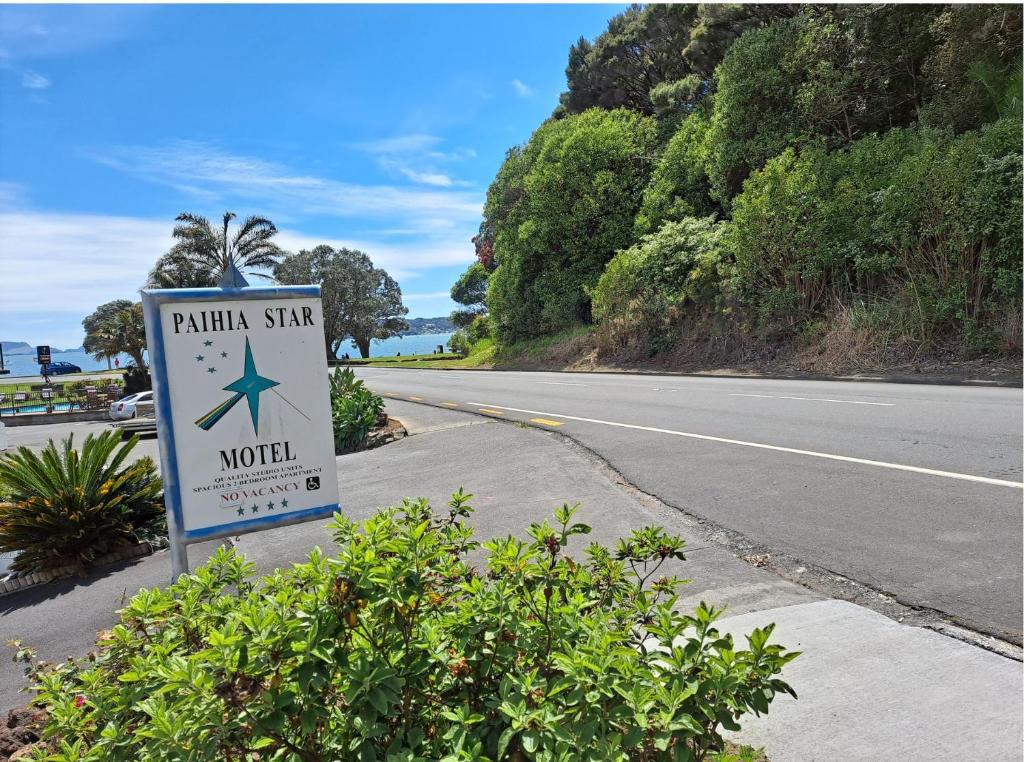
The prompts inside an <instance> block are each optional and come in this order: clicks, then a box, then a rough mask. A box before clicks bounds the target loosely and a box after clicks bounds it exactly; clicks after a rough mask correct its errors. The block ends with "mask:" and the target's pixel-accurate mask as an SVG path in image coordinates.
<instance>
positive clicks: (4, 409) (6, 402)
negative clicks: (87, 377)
mask: <svg viewBox="0 0 1024 762" xmlns="http://www.w3.org/2000/svg"><path fill="white" fill-rule="evenodd" d="M123 396H124V384H123V383H118V382H116V381H67V382H59V381H58V382H53V383H50V384H49V385H47V384H41V383H38V384H5V383H3V382H2V381H0V417H3V416H11V415H21V414H23V413H65V412H70V411H76V410H105V409H106V408H108V407H110V403H111V402H114V401H115V400H118V399H120V398H121V397H123Z"/></svg>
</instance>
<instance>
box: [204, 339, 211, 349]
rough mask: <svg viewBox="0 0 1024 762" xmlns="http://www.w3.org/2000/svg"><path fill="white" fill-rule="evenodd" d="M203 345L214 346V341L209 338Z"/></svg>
mask: <svg viewBox="0 0 1024 762" xmlns="http://www.w3.org/2000/svg"><path fill="white" fill-rule="evenodd" d="M203 346H204V347H212V346H213V342H212V341H210V340H209V339H207V340H206V341H204V342H203Z"/></svg>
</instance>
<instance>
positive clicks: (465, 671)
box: [22, 491, 796, 762]
mask: <svg viewBox="0 0 1024 762" xmlns="http://www.w3.org/2000/svg"><path fill="white" fill-rule="evenodd" d="M469 498H470V496H469V495H465V494H463V493H462V492H461V491H460V492H459V493H456V494H455V495H454V496H453V498H452V500H451V502H450V503H449V510H448V511H447V512H446V514H442V515H437V514H435V513H434V512H433V511H432V510H431V508H430V507H429V505H428V504H427V503H426V501H425V500H416V501H405V502H404V503H403V504H402V506H400V507H398V508H391V509H386V510H383V511H381V512H379V513H378V514H376V515H374V516H373V517H371V518H369V519H367V520H365V521H363V522H361V523H356V522H354V521H352V520H350V519H347V518H345V517H343V516H341V515H336V516H335V521H334V524H333V526H332V529H333V533H334V539H335V542H336V543H337V544H338V551H337V555H336V556H334V557H330V558H329V557H327V556H325V555H324V554H323V553H321V552H320V551H319V550H315V551H313V553H312V554H311V555H310V558H309V561H308V562H306V563H302V564H296V565H293V566H291V567H288V568H286V569H281V570H278V571H276V572H274V573H273V574H271V575H269V576H266V577H263V578H260V579H253V578H252V575H253V565H252V564H250V563H247V562H246V561H245V559H244V558H242V557H241V556H239V555H237V554H236V553H235V552H234V551H233V550H227V549H225V548H220V549H218V550H217V552H216V553H215V554H214V556H213V557H212V558H211V560H210V561H209V562H208V563H207V564H206V565H205V566H202V567H200V568H199V569H197V570H196V572H195V573H194V574H192V575H186V576H183V577H181V578H180V579H179V580H178V581H177V582H176V583H175V584H174V585H172V586H171V587H170V588H168V589H167V590H159V589H156V590H142V591H141V592H139V593H138V594H137V595H136V596H135V597H134V598H133V599H132V600H131V601H130V602H129V603H128V604H127V605H126V606H125V607H124V608H123V609H122V610H121V611H120V623H119V624H117V625H116V626H114V628H113V629H112V630H111V631H109V632H108V633H106V634H104V635H103V636H102V639H101V640H100V642H99V649H98V653H97V654H95V655H94V656H93V657H92V658H90V660H89V661H83V662H82V663H74V662H68V663H65V664H62V665H60V666H57V667H54V668H50V669H46V668H39V670H38V671H37V673H36V677H37V680H38V683H39V686H40V689H39V695H38V697H37V700H38V701H39V703H41V704H43V705H45V706H46V707H47V709H48V711H49V717H50V720H49V725H48V727H47V730H46V732H47V734H48V737H49V738H51V739H54V740H55V741H56V743H57V745H58V746H59V750H58V752H57V753H56V754H55V755H54V756H52V757H49V758H50V759H54V760H57V761H58V762H71V761H72V760H75V761H78V760H104V761H107V760H132V762H134V761H135V760H166V759H204V760H205V759H209V760H213V759H225V760H226V759H232V760H257V759H260V760H280V761H281V762H284V761H285V760H289V761H292V760H294V761H296V762H298V761H299V760H302V761H306V762H328V761H329V760H409V761H410V762H411V761H412V760H429V759H433V760H449V761H452V762H454V761H455V760H544V761H546V762H548V761H550V762H554V760H559V761H560V762H576V761H577V760H578V761H580V762H582V761H583V760H602V762H604V761H606V760H607V761H609V762H610V761H612V760H621V761H622V762H626V761H627V760H637V761H639V760H650V761H653V760H693V761H694V762H696V761H698V760H706V761H710V760H712V759H718V758H719V757H718V756H717V754H716V753H715V752H714V751H713V750H717V749H721V748H722V738H721V735H720V731H721V729H722V728H727V729H733V730H735V729H737V728H738V727H739V725H738V720H740V719H741V718H742V717H743V716H744V715H746V714H748V713H751V712H756V713H764V712H767V711H768V709H769V705H770V703H771V702H772V700H773V698H774V697H775V695H776V694H777V693H778V692H780V691H785V692H789V693H792V690H791V689H790V688H789V686H788V685H787V684H786V683H784V682H783V681H782V680H781V679H780V678H779V677H778V676H777V675H778V674H779V673H780V671H781V669H782V668H783V667H784V665H785V664H786V663H787V662H789V661H790V660H792V659H793V658H794V657H795V656H796V654H795V653H793V652H788V651H785V650H784V649H783V648H782V647H780V646H778V645H770V644H769V643H768V640H769V637H770V635H771V633H772V629H773V626H772V625H768V626H767V627H765V628H763V629H755V630H754V631H753V632H752V633H751V634H750V635H748V636H747V641H748V646H747V647H746V648H744V647H742V646H740V645H738V644H737V643H735V642H734V640H733V638H732V637H731V636H730V635H724V634H721V633H720V632H719V631H718V630H717V629H716V627H715V619H716V618H717V616H718V615H719V612H718V611H715V610H713V609H711V608H709V607H707V606H705V605H704V604H701V605H700V606H699V607H698V608H697V610H696V611H695V612H694V613H693V614H692V615H688V614H683V613H681V612H680V611H679V610H678V606H677V603H678V597H677V592H676V591H677V589H678V587H679V584H680V582H679V580H677V579H676V578H675V577H672V576H662V575H664V573H665V572H664V571H662V570H663V569H669V568H671V567H672V566H673V565H674V562H675V561H676V560H677V559H682V558H683V553H682V549H683V543H682V541H681V540H679V539H678V538H674V537H671V536H668V535H666V533H665V532H664V531H663V530H661V529H658V528H646V529H637V530H635V531H634V532H633V533H632V534H631V536H630V537H628V538H627V539H624V540H622V541H620V543H619V545H618V547H617V548H616V549H614V550H612V549H608V548H605V547H602V546H600V545H597V544H591V545H590V546H589V547H587V548H586V549H585V553H584V554H583V557H576V558H574V557H572V556H570V555H568V553H567V550H566V548H567V546H568V545H569V544H570V543H571V542H572V541H573V540H574V538H575V537H576V536H578V535H583V534H586V533H588V532H589V531H590V530H589V527H586V526H585V525H582V524H576V523H573V522H572V518H573V513H574V511H575V509H574V508H570V507H568V506H564V507H563V508H561V509H559V510H558V511H556V513H555V521H554V522H553V523H549V522H548V521H545V522H543V523H541V524H533V525H532V526H531V527H530V528H529V530H528V535H529V537H528V539H527V540H525V541H524V540H520V539H516V538H513V537H505V538H501V539H495V540H491V541H489V542H486V543H484V544H483V547H482V550H483V551H485V553H486V558H485V559H483V560H482V562H481V563H479V564H478V565H473V564H471V563H470V562H469V556H470V554H473V556H474V557H479V556H481V555H483V554H482V553H481V549H480V547H479V544H478V543H477V542H475V541H474V539H473V531H472V529H471V528H470V526H469V524H468V523H467V521H466V519H467V518H468V516H469V515H470V512H471V509H470V507H469V505H468V500H469ZM22 653H24V651H22Z"/></svg>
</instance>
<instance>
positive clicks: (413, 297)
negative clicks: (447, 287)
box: [402, 291, 451, 302]
mask: <svg viewBox="0 0 1024 762" xmlns="http://www.w3.org/2000/svg"><path fill="white" fill-rule="evenodd" d="M450 296H451V292H450V291H431V292H430V293H429V294H402V301H403V302H422V301H425V300H427V299H430V300H434V299H446V298H449V297H450Z"/></svg>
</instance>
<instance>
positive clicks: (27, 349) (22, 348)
mask: <svg viewBox="0 0 1024 762" xmlns="http://www.w3.org/2000/svg"><path fill="white" fill-rule="evenodd" d="M0 347H3V349H4V354H5V355H34V354H35V353H36V348H35V347H33V346H32V345H31V344H27V343H25V342H24V341H0Z"/></svg>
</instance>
